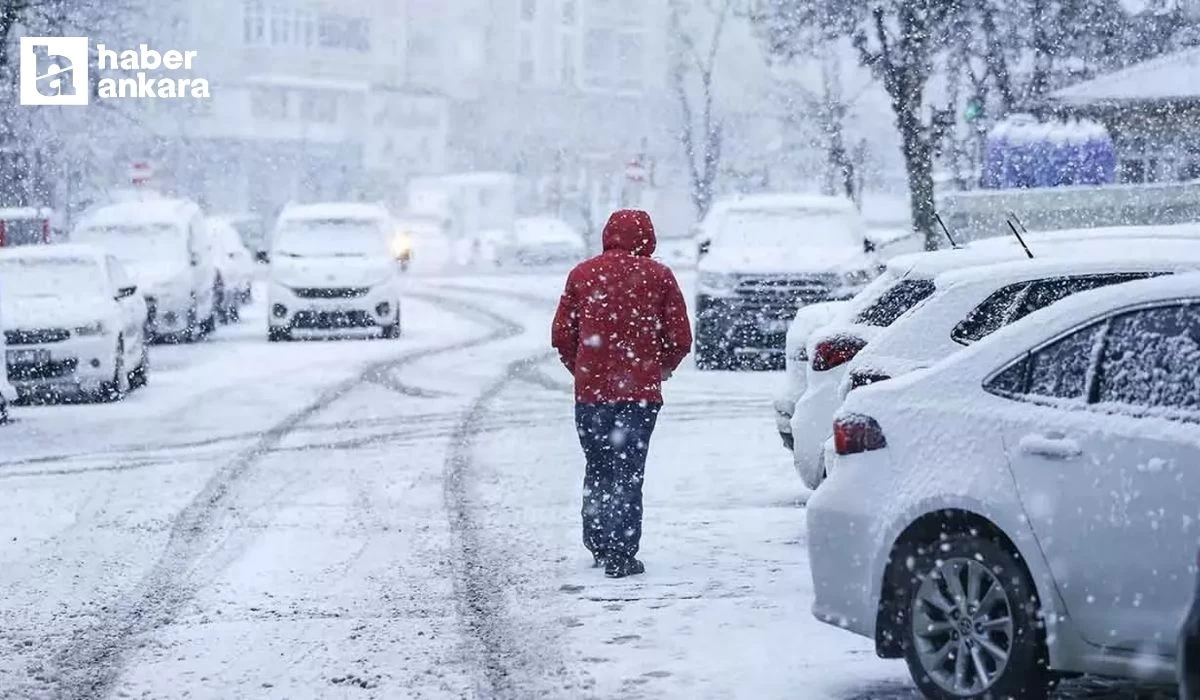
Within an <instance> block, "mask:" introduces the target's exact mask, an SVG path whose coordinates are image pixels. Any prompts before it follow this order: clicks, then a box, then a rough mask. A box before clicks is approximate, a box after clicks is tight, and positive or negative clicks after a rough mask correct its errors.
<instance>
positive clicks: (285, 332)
mask: <svg viewBox="0 0 1200 700" xmlns="http://www.w3.org/2000/svg"><path fill="white" fill-rule="evenodd" d="M291 339H292V331H291V329H290V328H280V327H278V326H271V327H269V328H268V329H267V342H269V343H286V342H288V341H290V340H291Z"/></svg>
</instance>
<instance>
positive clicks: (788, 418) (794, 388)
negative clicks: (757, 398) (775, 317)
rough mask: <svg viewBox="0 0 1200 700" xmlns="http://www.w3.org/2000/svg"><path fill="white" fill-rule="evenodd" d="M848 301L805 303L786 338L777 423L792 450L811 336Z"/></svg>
mask: <svg viewBox="0 0 1200 700" xmlns="http://www.w3.org/2000/svg"><path fill="white" fill-rule="evenodd" d="M849 303H850V302H848V301H825V302H818V303H816V304H809V305H808V306H803V307H801V308H800V310H799V311H797V312H796V317H795V318H793V319H792V323H791V325H789V326H788V331H787V338H786V339H785V341H784V361H785V364H784V367H785V369H786V372H785V373H784V387H783V390H782V391H781V392H780V393H779V395H778V396H777V397H776V398H775V426H776V428H778V429H779V437H780V439H782V440H783V446H784V447H786V448H787V449H789V450H791V449H792V447H793V444H792V425H791V422H792V412H793V411H795V409H796V402H797V401H799V400H800V397H801V396H803V395H804V388H805V386H806V384H805V379H806V374H805V371H804V368H805V366H807V365H808V350H807V343H808V336H809V334H811V333H812V332H813V331H815V330H816V329H818V328H822V327H824V326H826V325H828V324H829V323H830V322H831V321H833V319H834V318H836V316H837V314H838V313H840V312H841V311H842V309H843V308H844V307H845V306H846V305H847V304H849Z"/></svg>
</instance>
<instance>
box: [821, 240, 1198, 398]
mask: <svg viewBox="0 0 1200 700" xmlns="http://www.w3.org/2000/svg"><path fill="white" fill-rule="evenodd" d="M1197 271H1200V248H1197V246H1196V245H1195V244H1192V243H1183V242H1180V241H1146V242H1145V243H1143V244H1142V245H1140V246H1139V247H1138V249H1137V250H1136V251H1132V252H1129V251H1112V250H1110V251H1109V252H1108V254H1099V255H1096V256H1095V257H1088V258H1084V257H1078V258H1077V257H1073V256H1072V257H1070V258H1053V257H1051V258H1046V259H1042V260H1020V261H1016V262H1011V263H1002V264H998V265H989V266H986V267H976V268H967V269H965V270H956V271H953V272H947V273H945V274H942V275H940V276H939V277H938V278H937V279H936V280H934V286H935V287H936V288H937V291H936V292H934V294H933V295H932V296H930V297H929V298H928V299H926V300H925V301H923V302H921V303H920V304H918V305H917V306H916V308H914V309H912V310H911V311H909V312H908V313H906V314H904V315H903V316H901V317H900V318H899V319H898V320H897V321H896V322H895V323H893V324H892V325H891V326H889V327H888V328H887V329H886V330H885V331H883V332H882V333H880V334H879V335H878V336H876V337H875V338H874V339H873V340H872V341H871V342H870V343H869V344H868V345H867V346H866V347H865V348H863V349H862V350H861V351H860V352H859V353H858V354H857V355H856V356H855V357H854V359H853V360H851V361H850V363H849V364H848V365H847V373H846V378H845V379H843V380H842V383H841V386H840V387H839V394H840V396H839V398H841V399H844V398H845V397H846V395H847V394H848V393H849V392H850V391H852V390H854V389H856V388H859V387H862V386H865V385H867V384H873V383H875V382H880V381H886V380H888V379H891V378H893V377H898V376H900V375H902V374H905V373H907V372H911V371H914V370H917V369H922V368H924V367H928V366H929V365H932V364H934V363H936V362H938V361H939V360H941V359H943V358H945V357H947V356H949V355H952V354H953V353H955V352H957V351H959V350H961V349H962V348H964V347H967V346H969V345H971V344H973V343H976V342H978V341H980V340H982V339H983V338H986V337H987V336H988V335H990V334H991V333H994V332H995V331H997V330H999V329H1000V328H1003V327H1004V326H1007V325H1008V324H1010V323H1013V322H1015V321H1018V320H1020V319H1022V318H1024V317H1025V316H1028V315H1029V314H1030V313H1033V312H1034V311H1037V310H1038V309H1041V308H1043V307H1046V306H1049V305H1050V304H1053V303H1055V302H1058V301H1061V300H1062V299H1065V298H1066V297H1068V296H1071V295H1072V294H1078V293H1079V292H1084V291H1088V290H1091V289H1098V288H1100V287H1106V286H1108V285H1112V284H1121V283H1123V282H1132V281H1134V280H1139V279H1146V278H1148V277H1156V276H1159V275H1163V274H1171V273H1175V272H1197Z"/></svg>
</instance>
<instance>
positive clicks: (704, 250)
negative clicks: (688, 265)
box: [696, 241, 712, 257]
mask: <svg viewBox="0 0 1200 700" xmlns="http://www.w3.org/2000/svg"><path fill="white" fill-rule="evenodd" d="M711 248H712V241H700V244H699V245H697V246H696V254H697V255H699V256H700V257H704V256H705V255H708V251H709V250H710V249H711Z"/></svg>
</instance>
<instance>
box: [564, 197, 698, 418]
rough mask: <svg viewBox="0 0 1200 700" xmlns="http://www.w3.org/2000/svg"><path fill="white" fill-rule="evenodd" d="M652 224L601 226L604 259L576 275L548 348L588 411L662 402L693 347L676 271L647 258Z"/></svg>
mask: <svg viewBox="0 0 1200 700" xmlns="http://www.w3.org/2000/svg"><path fill="white" fill-rule="evenodd" d="M654 247H655V240H654V225H653V223H652V222H651V221H650V215H649V214H647V213H646V212H644V211H634V210H621V211H618V212H615V213H614V214H613V215H612V217H610V218H609V220H608V224H607V225H606V226H605V227H604V252H603V253H601V254H600V255H597V256H596V257H594V258H591V259H589V260H585V261H583V262H582V263H580V264H579V265H577V266H576V267H575V269H574V270H571V274H570V275H569V276H568V277H567V285H566V288H565V289H564V290H563V294H562V299H561V300H559V303H558V312H557V313H556V314H555V315H554V327H553V329H552V331H551V343H552V344H553V345H554V348H555V349H556V350H558V354H559V357H560V358H561V359H562V363H563V364H564V365H565V366H566V368H567V369H568V370H570V372H571V374H572V375H574V377H575V401H576V402H578V403H583V404H597V403H616V402H619V401H646V402H649V403H662V379H663V375H664V374H665V373H669V372H673V371H675V368H676V367H678V366H679V363H680V362H683V358H685V357H687V354H688V352H689V351H690V350H691V347H692V329H691V326H690V324H689V323H688V315H687V304H686V303H685V302H684V300H683V293H682V292H680V290H679V283H678V282H677V281H676V280H675V275H674V274H672V272H671V270H670V269H669V268H668V267H667V266H666V265H663V264H661V263H659V262H657V261H655V260H651V259H650V256H651V255H652V254H653V253H654Z"/></svg>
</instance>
